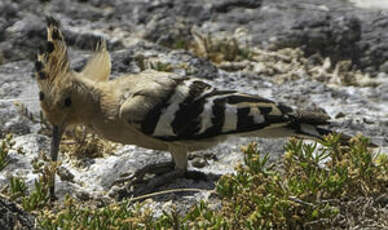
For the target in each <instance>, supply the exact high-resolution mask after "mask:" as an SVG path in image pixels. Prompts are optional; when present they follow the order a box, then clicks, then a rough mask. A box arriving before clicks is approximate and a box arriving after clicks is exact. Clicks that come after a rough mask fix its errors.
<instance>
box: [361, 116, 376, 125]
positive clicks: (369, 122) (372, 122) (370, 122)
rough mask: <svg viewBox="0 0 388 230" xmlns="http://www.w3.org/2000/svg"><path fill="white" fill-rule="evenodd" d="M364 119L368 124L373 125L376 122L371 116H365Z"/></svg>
mask: <svg viewBox="0 0 388 230" xmlns="http://www.w3.org/2000/svg"><path fill="white" fill-rule="evenodd" d="M362 120H363V121H364V123H366V124H368V125H371V124H374V123H375V122H374V121H373V120H371V119H369V118H365V117H364V118H363V119H362Z"/></svg>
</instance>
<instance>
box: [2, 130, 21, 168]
mask: <svg viewBox="0 0 388 230" xmlns="http://www.w3.org/2000/svg"><path fill="white" fill-rule="evenodd" d="M14 145H15V141H14V140H13V136H12V134H7V135H6V136H5V138H4V139H3V140H2V141H1V142H0V171H1V170H3V169H4V168H5V167H7V165H8V163H9V156H8V155H9V152H10V151H11V150H12V149H13V148H14ZM17 151H18V152H20V153H22V149H21V148H19V149H17Z"/></svg>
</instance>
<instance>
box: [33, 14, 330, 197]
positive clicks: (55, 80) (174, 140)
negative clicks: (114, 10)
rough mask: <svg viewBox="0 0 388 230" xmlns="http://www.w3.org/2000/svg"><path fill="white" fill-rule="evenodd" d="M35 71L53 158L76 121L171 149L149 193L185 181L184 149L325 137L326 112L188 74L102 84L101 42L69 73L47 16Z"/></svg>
mask: <svg viewBox="0 0 388 230" xmlns="http://www.w3.org/2000/svg"><path fill="white" fill-rule="evenodd" d="M35 69H36V79H37V82H38V86H39V90H40V92H39V99H40V104H41V108H42V110H43V111H44V114H45V116H46V118H47V119H48V121H49V122H50V123H51V124H52V125H53V131H52V142H51V153H50V154H51V157H52V160H53V161H56V160H57V156H58V151H59V145H60V141H61V137H62V134H63V133H64V130H65V129H66V127H69V126H73V125H77V124H82V125H85V126H86V127H88V128H89V129H91V130H93V131H94V132H95V133H97V134H98V135H100V136H102V137H104V138H106V139H108V140H111V141H114V142H120V143H123V144H132V145H137V146H140V147H143V148H148V149H154V150H162V151H168V152H170V153H171V156H172V159H173V165H174V167H173V168H171V167H170V168H169V170H170V171H168V172H165V173H164V174H163V175H161V176H160V177H159V178H158V180H154V181H153V182H152V183H151V182H150V187H151V188H152V187H157V186H160V185H162V184H164V183H167V182H166V181H169V180H172V179H175V178H176V177H179V176H183V175H184V174H185V172H186V170H187V154H188V153H189V152H190V151H196V150H201V149H206V148H209V147H212V146H214V145H216V144H217V143H219V142H221V141H224V140H225V139H226V138H227V137H228V136H230V135H238V136H245V137H248V136H252V137H263V138H277V137H288V136H301V137H306V138H318V139H319V138H321V137H322V136H323V135H327V134H329V133H331V131H329V130H326V129H324V128H320V127H318V126H320V125H327V124H329V122H328V119H329V117H328V116H326V115H324V114H320V113H315V112H309V111H297V110H293V109H292V108H290V107H288V106H286V105H283V104H280V103H276V102H274V101H272V100H269V99H266V98H263V97H260V96H257V95H251V94H246V93H240V92H237V91H235V90H220V89H217V88H215V87H213V86H211V85H210V84H208V83H206V82H204V81H202V80H201V79H197V78H194V77H185V78H183V77H179V76H177V75H175V74H173V73H165V72H157V71H144V72H142V73H139V74H134V75H126V76H122V77H119V78H116V79H114V80H108V79H109V75H110V71H111V61H110V56H109V53H108V51H107V46H106V42H105V41H104V40H101V42H99V44H98V45H97V48H96V52H95V54H94V55H93V56H92V57H91V58H90V59H89V61H88V63H87V64H86V66H85V67H84V68H83V70H82V71H80V72H76V71H73V70H71V69H70V63H69V57H68V52H67V46H66V42H65V39H64V35H63V33H62V32H61V30H60V25H59V22H58V21H57V20H55V19H54V18H52V17H48V18H47V41H46V45H45V46H44V47H42V48H40V51H39V54H38V55H37V60H36V62H35ZM170 166H171V165H170ZM145 168H147V169H150V170H155V169H156V168H157V167H156V166H152V167H147V166H146V167H145ZM54 182H55V181H54ZM54 182H53V184H52V186H51V188H50V193H51V195H52V197H54Z"/></svg>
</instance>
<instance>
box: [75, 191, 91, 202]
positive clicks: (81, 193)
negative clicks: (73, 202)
mask: <svg viewBox="0 0 388 230" xmlns="http://www.w3.org/2000/svg"><path fill="white" fill-rule="evenodd" d="M75 196H76V197H77V198H78V199H80V200H84V201H86V200H90V199H91V197H90V194H89V193H87V192H85V191H79V192H76V194H75Z"/></svg>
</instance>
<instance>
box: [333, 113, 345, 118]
mask: <svg viewBox="0 0 388 230" xmlns="http://www.w3.org/2000/svg"><path fill="white" fill-rule="evenodd" d="M343 117H346V114H345V113H343V112H339V113H337V115H335V119H339V118H343Z"/></svg>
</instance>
